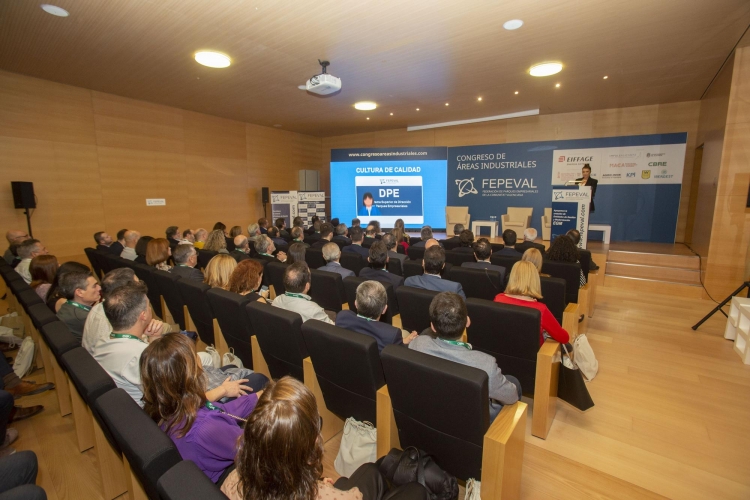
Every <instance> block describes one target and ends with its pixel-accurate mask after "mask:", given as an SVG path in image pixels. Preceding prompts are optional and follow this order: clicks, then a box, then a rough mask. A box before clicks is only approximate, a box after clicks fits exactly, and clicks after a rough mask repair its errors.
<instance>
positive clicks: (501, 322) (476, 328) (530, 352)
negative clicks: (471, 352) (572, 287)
mask: <svg viewBox="0 0 750 500" xmlns="http://www.w3.org/2000/svg"><path fill="white" fill-rule="evenodd" d="M466 308H467V309H468V312H469V317H470V318H471V324H470V325H469V328H467V337H468V341H469V343H470V344H471V345H472V346H473V347H474V349H476V350H478V351H482V352H486V353H487V354H490V355H491V356H494V357H495V360H497V365H498V366H499V367H500V370H502V372H503V373H507V374H509V375H513V376H514V377H517V378H518V380H519V381H520V382H521V387H523V389H524V391H526V392H528V393H533V391H534V381H535V380H536V355H537V353H538V352H539V332H540V330H541V322H542V315H541V313H540V312H539V311H538V310H537V309H533V308H531V307H523V306H514V305H508V304H500V303H498V302H492V301H489V300H482V299H467V300H466Z"/></svg>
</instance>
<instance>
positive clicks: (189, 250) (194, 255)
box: [170, 245, 204, 281]
mask: <svg viewBox="0 0 750 500" xmlns="http://www.w3.org/2000/svg"><path fill="white" fill-rule="evenodd" d="M172 258H173V259H174V267H173V268H172V270H171V271H170V272H171V273H172V274H176V275H177V276H180V277H181V278H182V279H184V280H187V279H190V280H196V281H203V279H204V276H203V272H202V271H201V270H200V269H197V268H196V267H195V266H197V265H198V250H196V249H195V247H193V246H192V245H177V247H176V248H175V249H174V254H172Z"/></svg>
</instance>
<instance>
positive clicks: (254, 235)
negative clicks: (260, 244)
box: [247, 222, 260, 252]
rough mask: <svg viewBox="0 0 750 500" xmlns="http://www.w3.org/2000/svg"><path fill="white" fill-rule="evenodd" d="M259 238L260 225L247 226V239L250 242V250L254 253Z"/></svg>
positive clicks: (255, 223)
mask: <svg viewBox="0 0 750 500" xmlns="http://www.w3.org/2000/svg"><path fill="white" fill-rule="evenodd" d="M258 236H260V228H259V227H258V223H257V222H254V223H252V224H248V225H247V239H248V241H249V242H250V248H251V251H252V252H254V251H255V250H254V247H255V241H256V240H257V239H258Z"/></svg>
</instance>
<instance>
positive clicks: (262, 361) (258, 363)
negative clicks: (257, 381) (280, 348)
mask: <svg viewBox="0 0 750 500" xmlns="http://www.w3.org/2000/svg"><path fill="white" fill-rule="evenodd" d="M250 346H251V348H252V350H253V371H255V372H257V373H262V374H263V375H265V376H266V377H268V380H272V379H273V377H271V371H270V370H269V369H268V363H266V358H264V357H263V351H261V350H260V344H259V343H258V337H256V336H255V335H253V336H252V337H250Z"/></svg>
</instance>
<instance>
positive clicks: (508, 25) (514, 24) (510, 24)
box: [503, 19, 523, 31]
mask: <svg viewBox="0 0 750 500" xmlns="http://www.w3.org/2000/svg"><path fill="white" fill-rule="evenodd" d="M521 26H523V21H521V20H520V19H511V20H510V21H505V22H504V23H503V28H505V29H506V30H508V31H513V30H517V29H518V28H520V27H521Z"/></svg>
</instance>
